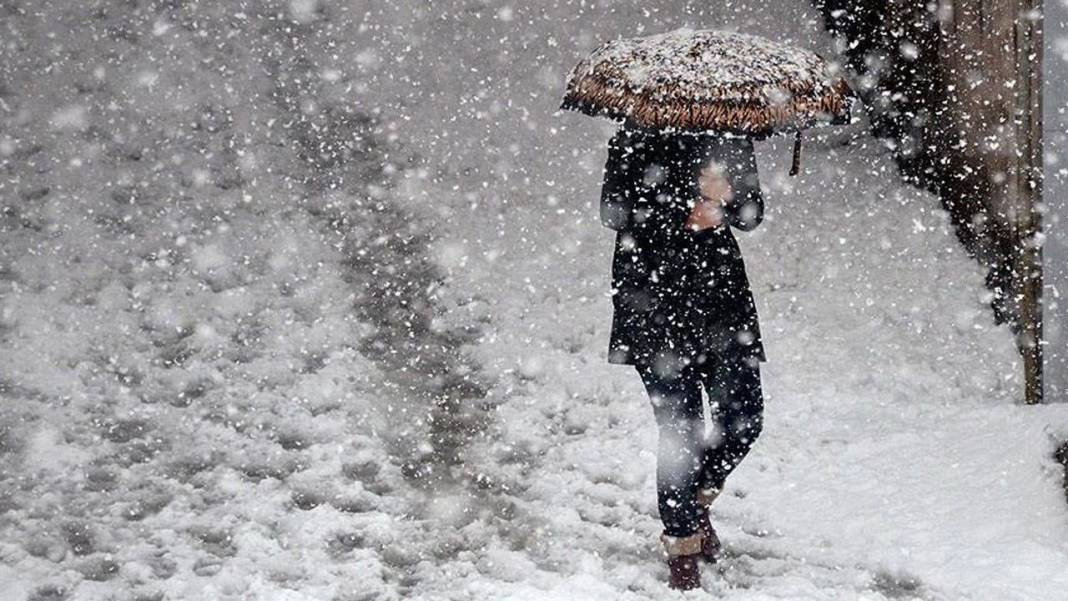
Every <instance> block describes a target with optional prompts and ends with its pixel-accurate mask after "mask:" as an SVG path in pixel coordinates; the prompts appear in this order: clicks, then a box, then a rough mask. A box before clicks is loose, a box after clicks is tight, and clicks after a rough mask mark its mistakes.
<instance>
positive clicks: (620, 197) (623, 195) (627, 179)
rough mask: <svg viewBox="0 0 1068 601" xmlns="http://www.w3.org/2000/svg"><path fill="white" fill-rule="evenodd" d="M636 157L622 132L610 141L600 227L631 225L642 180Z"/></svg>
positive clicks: (617, 229)
mask: <svg viewBox="0 0 1068 601" xmlns="http://www.w3.org/2000/svg"><path fill="white" fill-rule="evenodd" d="M636 154H637V153H636V151H635V149H634V148H633V147H632V145H631V142H630V140H629V139H628V136H626V135H625V134H624V133H623V132H622V130H620V131H617V132H616V134H615V135H614V136H612V139H611V140H609V142H608V160H607V161H606V162H605V165H604V183H603V185H602V186H601V224H602V225H604V226H605V227H607V228H610V229H613V230H616V231H623V230H626V229H628V228H629V227H630V224H631V223H630V222H631V215H632V213H633V211H634V201H635V198H636V196H637V191H638V187H639V186H640V185H641V177H642V166H641V165H639V161H638V160H637V156H636Z"/></svg>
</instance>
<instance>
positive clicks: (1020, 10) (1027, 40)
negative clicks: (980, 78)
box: [1014, 0, 1043, 404]
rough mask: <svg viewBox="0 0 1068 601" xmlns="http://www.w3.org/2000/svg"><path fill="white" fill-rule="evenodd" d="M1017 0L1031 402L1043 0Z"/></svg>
mask: <svg viewBox="0 0 1068 601" xmlns="http://www.w3.org/2000/svg"><path fill="white" fill-rule="evenodd" d="M1014 1H1015V3H1016V31H1015V36H1014V42H1015V44H1014V45H1015V53H1016V60H1015V66H1016V85H1017V94H1016V114H1015V120H1014V121H1015V125H1016V136H1015V137H1016V200H1017V210H1016V211H1015V218H1016V220H1015V221H1016V222H1015V230H1016V236H1015V238H1016V244H1017V247H1016V253H1017V254H1016V265H1015V268H1014V271H1015V275H1016V277H1018V278H1020V280H1019V288H1018V290H1019V291H1020V292H1019V293H1020V295H1021V299H1020V322H1021V326H1022V327H1021V330H1020V336H1021V340H1020V351H1021V353H1022V354H1023V362H1024V377H1025V378H1026V387H1025V389H1024V400H1025V402H1027V403H1028V404H1035V403H1041V402H1042V243H1041V236H1040V234H1041V233H1042V213H1041V207H1042V21H1043V15H1042V1H1043V0H1014Z"/></svg>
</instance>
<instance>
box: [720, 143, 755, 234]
mask: <svg viewBox="0 0 1068 601" xmlns="http://www.w3.org/2000/svg"><path fill="white" fill-rule="evenodd" d="M729 147H730V152H729V153H728V155H729V160H728V161H727V172H728V174H729V176H730V183H731V188H732V189H733V190H734V195H733V196H732V197H731V199H730V200H729V201H728V202H727V203H726V205H725V206H724V208H723V212H724V217H726V219H727V223H729V224H730V225H731V226H732V227H735V228H738V229H740V230H742V231H746V232H748V231H750V230H753V229H755V228H756V227H757V226H758V225H760V222H761V221H763V220H764V195H763V193H762V192H761V191H760V178H759V176H758V175H757V162H756V154H755V153H754V152H753V140H752V139H750V138H738V139H732V140H731V141H730V142H729Z"/></svg>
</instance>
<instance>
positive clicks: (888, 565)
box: [427, 138, 1068, 600]
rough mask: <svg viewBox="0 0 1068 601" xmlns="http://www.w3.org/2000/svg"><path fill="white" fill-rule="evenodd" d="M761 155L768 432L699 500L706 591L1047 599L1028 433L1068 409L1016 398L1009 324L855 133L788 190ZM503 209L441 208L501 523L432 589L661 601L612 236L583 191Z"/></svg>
mask: <svg viewBox="0 0 1068 601" xmlns="http://www.w3.org/2000/svg"><path fill="white" fill-rule="evenodd" d="M777 150H778V149H776V152H774V153H769V155H762V156H761V166H762V168H763V173H764V174H765V175H764V176H763V177H764V181H763V183H764V186H765V190H766V193H767V198H768V204H769V207H770V211H769V217H768V219H767V221H766V222H765V224H764V225H762V226H761V228H760V229H759V230H758V231H757V232H756V233H754V234H752V235H746V234H740V236H739V237H740V238H741V244H742V245H743V249H744V251H745V252H746V253H747V254H746V256H747V262H748V264H749V270H750V273H751V279H752V280H753V283H754V289H755V291H756V295H757V298H758V304H759V308H760V312H761V316H762V319H763V320H764V323H765V324H767V325H766V332H767V338H768V342H767V344H768V348H769V358H770V362H769V363H767V364H766V365H765V368H764V378H765V389H766V392H767V397H768V402H767V426H766V429H765V433H764V434H763V437H762V439H761V441H760V442H759V444H758V445H757V447H756V450H755V451H754V453H753V454H752V455H751V456H750V458H749V459H748V460H747V461H746V462H745V463H744V464H743V467H742V468H740V470H739V471H738V472H737V473H736V475H735V476H734V477H733V478H732V480H731V482H730V483H729V488H728V492H729V494H728V495H727V496H726V498H724V499H722V500H721V502H720V503H719V504H718V506H717V508H716V515H717V518H718V519H717V523H718V524H719V525H720V528H721V534H722V537H723V538H724V540H725V544H726V547H727V550H728V554H729V559H728V560H727V561H725V562H724V564H723V566H721V567H720V568H719V570H718V573H716V572H711V573H709V574H708V575H707V576H706V578H705V588H706V589H707V590H709V591H713V592H716V593H717V594H719V595H721V596H724V597H727V598H739V599H768V598H776V599H778V598H784V599H850V598H870V599H883V598H893V599H912V598H917V599H991V600H994V599H1050V600H1053V599H1058V598H1060V597H1059V595H1061V594H1062V592H1063V591H1064V590H1066V587H1068V547H1066V544H1065V541H1066V540H1068V519H1066V518H1068V511H1066V508H1065V506H1064V502H1063V499H1062V498H1061V497H1060V495H1061V491H1060V486H1059V478H1060V474H1058V473H1057V471H1056V470H1055V468H1054V465H1053V462H1052V459H1050V454H1051V451H1052V448H1053V439H1052V438H1051V435H1052V434H1058V435H1061V436H1063V434H1064V431H1063V428H1061V429H1060V430H1059V431H1058V430H1056V429H1051V427H1049V426H1048V424H1051V423H1053V424H1064V423H1065V418H1066V416H1068V412H1066V411H1065V408H1064V407H1042V408H1023V407H1020V406H1017V405H1015V404H1014V399H1015V398H1016V396H1018V392H1017V387H1018V385H1019V383H1018V382H1017V381H1016V380H1015V379H1014V376H1015V374H1016V373H1017V371H1018V370H1017V366H1016V358H1015V356H1014V354H1013V350H1012V342H1011V337H1010V335H1009V333H1008V332H1007V331H1005V330H1004V329H1003V328H995V327H993V326H992V325H991V323H990V318H989V315H988V313H987V311H986V310H985V307H984V306H983V303H982V296H983V289H982V280H981V274H980V272H979V270H978V268H977V267H976V266H974V265H973V263H972V262H971V261H970V260H969V259H968V258H967V257H965V256H964V253H963V252H962V251H961V250H960V249H959V248H958V246H957V243H956V241H955V239H954V238H953V236H952V233H951V232H950V231H949V230H948V229H947V227H946V221H945V216H944V214H943V213H942V212H941V211H940V210H939V209H938V207H937V201H936V199H934V198H933V197H932V196H930V195H928V194H925V193H922V192H919V191H916V190H913V189H910V188H908V187H905V186H903V185H901V184H899V183H897V182H896V181H895V179H894V176H893V175H892V173H893V171H892V164H891V163H890V161H889V159H888V157H887V156H885V151H883V150H882V149H881V148H880V147H879V146H878V145H877V144H876V143H874V142H873V141H872V140H870V139H867V138H861V139H859V140H856V141H855V142H854V143H853V144H852V145H848V146H844V147H840V148H837V149H834V150H828V149H822V150H819V151H817V150H814V149H811V150H810V152H809V153H808V157H807V164H808V165H809V167H808V172H807V173H806V174H804V175H802V176H801V177H799V178H797V180H796V184H795V182H794V181H792V180H791V179H790V178H787V177H785V175H784V173H785V165H783V164H781V161H780V162H778V163H776V162H774V161H773V160H772V159H778V158H779V157H784V156H786V153H785V152H779V151H777ZM758 152H759V149H758ZM510 200H511V202H509V203H508V206H510V207H512V208H511V209H509V210H506V211H502V213H503V214H504V217H503V218H504V220H505V222H507V223H525V224H527V225H526V226H525V227H523V228H522V229H521V230H520V231H519V232H514V233H509V232H510V231H511V230H509V229H508V228H500V227H499V226H496V225H494V223H493V221H495V220H498V219H500V217H499V216H497V215H493V219H492V220H489V222H487V220H484V219H481V220H480V217H479V215H482V214H483V213H482V212H481V211H478V210H476V211H474V212H472V213H470V214H466V213H462V212H461V213H460V214H457V215H454V219H455V221H454V222H455V223H464V224H466V225H467V226H468V227H469V229H465V230H464V231H461V232H458V233H457V237H458V238H463V237H464V236H465V234H466V236H469V238H468V242H467V243H466V244H465V243H463V242H459V241H458V242H456V244H458V245H462V252H461V249H459V248H453V249H452V252H451V253H450V256H457V257H459V256H462V257H465V261H464V263H463V265H462V269H457V271H456V272H455V274H454V277H456V278H457V279H456V280H455V281H454V284H455V287H456V288H457V289H463V290H465V291H467V290H473V295H474V296H476V297H480V298H481V302H480V303H472V305H471V306H472V307H478V308H477V309H473V310H477V311H479V312H480V313H482V314H485V315H489V316H490V319H491V321H492V328H490V330H489V331H491V332H492V333H493V334H492V335H490V336H488V337H486V338H485V339H483V340H482V341H481V346H480V354H481V357H482V359H483V361H484V362H485V363H486V365H487V366H488V367H489V368H490V369H491V370H495V371H497V372H498V373H499V374H500V376H501V378H502V380H503V383H502V384H501V386H502V387H503V388H505V389H507V391H508V392H507V394H508V399H509V400H508V402H507V403H505V404H504V405H503V406H502V408H501V411H500V415H499V418H500V421H501V422H502V423H501V425H500V427H502V428H504V429H505V430H506V431H507V435H506V436H505V437H504V439H503V440H501V441H499V442H498V443H496V444H495V445H493V446H492V447H491V448H490V449H487V450H486V453H487V457H490V458H492V459H488V460H487V461H488V462H489V463H491V464H492V463H496V468H497V470H498V473H496V474H494V473H492V472H491V473H490V475H491V476H492V477H495V478H497V479H499V480H500V481H501V482H502V483H503V485H504V486H506V487H507V490H508V495H507V496H509V497H510V498H511V499H512V500H513V501H514V503H515V505H516V510H515V515H516V517H514V518H512V524H510V525H509V526H508V527H506V528H503V529H502V531H501V532H502V534H501V535H500V536H501V539H500V542H499V543H498V544H499V545H500V548H499V549H497V550H493V549H492V548H491V550H490V551H489V553H488V556H489V557H491V558H494V560H495V561H494V563H493V566H492V567H488V568H485V571H486V574H483V575H480V576H479V577H477V578H471V579H469V580H465V581H464V585H465V586H463V587H459V589H457V588H453V587H455V586H456V583H455V582H453V583H450V589H449V590H451V591H452V593H451V594H450V595H449V596H450V597H453V598H517V599H528V598H529V599H538V598H546V597H548V598H567V599H585V598H590V599H594V598H604V597H605V596H620V595H622V596H623V598H635V599H644V598H663V596H664V595H666V594H668V592H667V591H666V589H664V588H663V585H662V584H660V583H659V580H660V579H661V578H662V576H663V574H662V570H663V568H662V567H660V559H659V556H658V552H659V550H658V548H657V546H656V544H655V535H656V534H657V532H658V528H659V526H658V522H657V521H656V519H655V516H656V510H655V504H654V498H655V496H654V488H653V480H652V476H653V466H654V457H653V455H652V453H651V452H650V451H651V450H652V449H653V448H654V447H655V436H656V435H655V429H654V425H653V423H652V419H651V411H650V410H649V408H648V406H647V401H646V400H645V397H644V396H643V392H642V390H641V387H640V384H639V381H638V379H637V377H636V375H635V374H634V373H633V372H632V371H631V370H630V369H628V368H623V367H617V366H610V365H607V364H606V363H605V362H604V346H605V344H606V341H607V327H608V325H609V315H610V305H609V301H608V298H607V296H606V291H607V288H608V282H607V274H608V265H609V255H608V252H609V251H610V248H611V243H610V242H611V236H610V234H611V233H610V232H608V231H607V230H603V228H601V227H600V226H599V224H598V223H597V222H596V219H595V216H596V214H595V211H592V210H591V206H592V205H589V204H588V202H587V201H588V200H589V199H576V200H574V201H573V202H561V203H560V204H559V207H558V209H557V210H556V211H553V210H549V209H546V208H545V207H544V206H540V207H539V206H537V205H538V203H537V202H536V199H510ZM490 202H492V199H491V200H490ZM517 207H518V208H517ZM525 207H530V208H525ZM493 228H498V230H499V231H502V232H504V233H503V234H502V237H501V238H496V237H490V236H480V234H479V232H485V231H493ZM475 240H479V241H480V242H478V243H476V242H474V241H475ZM490 469H492V468H490ZM509 547H512V548H511V549H509ZM485 576H490V577H491V578H493V579H499V580H501V581H504V582H503V583H502V582H497V583H494V584H492V585H490V584H487V583H486V582H485V581H484V578H485ZM505 583H507V584H505ZM465 587H466V588H465ZM464 590H466V593H462V592H460V591H464ZM490 591H494V593H491V592H490ZM436 593H445V590H441V591H436ZM427 598H434V594H431V593H428V596H427Z"/></svg>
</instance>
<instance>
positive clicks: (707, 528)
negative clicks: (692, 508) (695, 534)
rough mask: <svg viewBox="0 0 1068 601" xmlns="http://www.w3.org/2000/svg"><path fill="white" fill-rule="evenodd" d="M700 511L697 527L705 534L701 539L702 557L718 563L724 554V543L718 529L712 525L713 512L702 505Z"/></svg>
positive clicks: (709, 561)
mask: <svg viewBox="0 0 1068 601" xmlns="http://www.w3.org/2000/svg"><path fill="white" fill-rule="evenodd" d="M699 511H700V512H701V514H702V515H701V517H700V518H699V519H698V522H697V528H698V529H699V531H700V532H701V534H702V535H703V538H702V539H701V559H704V560H705V561H707V562H708V563H716V562H717V561H719V558H720V556H721V555H722V554H723V545H722V544H721V543H720V542H719V536H718V535H716V529H715V528H713V527H712V520H711V519H710V517H709V516H710V515H711V513H712V512H710V511H709V510H708V508H707V507H702V508H701V509H700V510H699Z"/></svg>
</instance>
